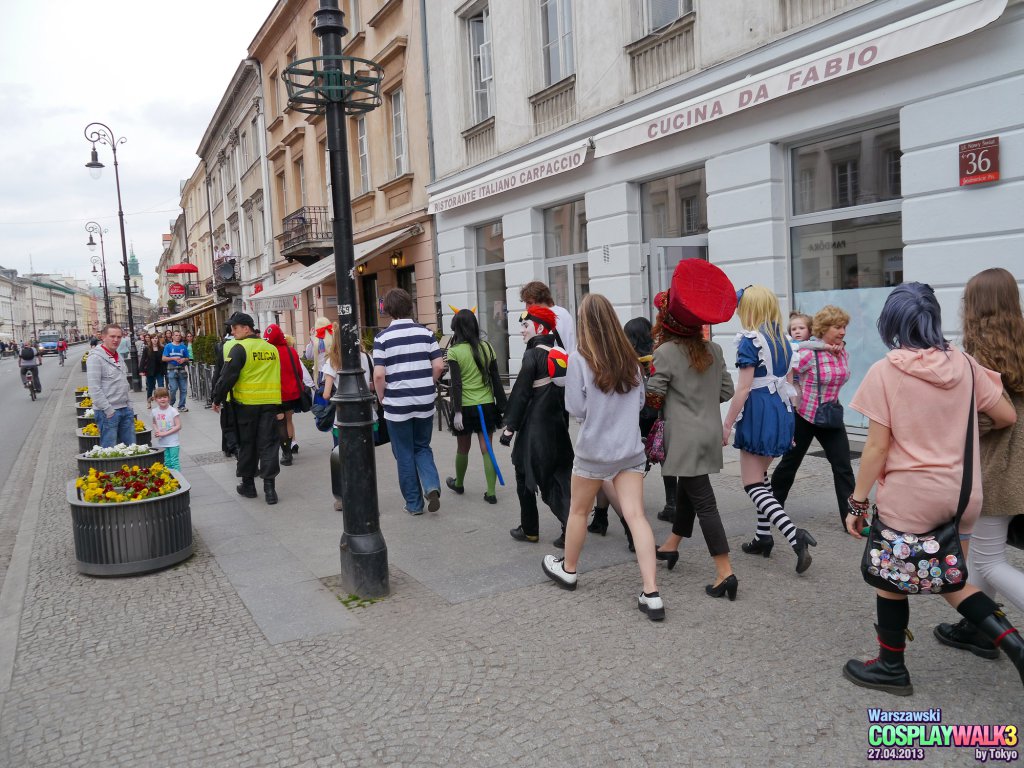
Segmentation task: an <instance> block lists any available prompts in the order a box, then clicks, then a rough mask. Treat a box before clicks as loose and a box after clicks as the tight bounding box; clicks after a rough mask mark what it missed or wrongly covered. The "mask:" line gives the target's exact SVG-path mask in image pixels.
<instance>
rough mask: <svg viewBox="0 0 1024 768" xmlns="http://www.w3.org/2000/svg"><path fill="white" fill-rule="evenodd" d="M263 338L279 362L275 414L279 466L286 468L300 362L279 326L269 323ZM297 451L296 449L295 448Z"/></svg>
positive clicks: (297, 392)
mask: <svg viewBox="0 0 1024 768" xmlns="http://www.w3.org/2000/svg"><path fill="white" fill-rule="evenodd" d="M263 338H264V339H266V340H267V341H268V342H270V343H271V344H273V345H274V346H275V347H277V351H278V352H279V353H280V355H279V356H278V359H279V360H280V361H281V412H280V413H278V414H277V430H278V432H277V435H278V438H280V440H281V464H282V465H284V466H286V467H288V466H291V463H292V439H293V438H294V437H295V426H294V425H293V424H292V414H293V413H294V412H295V409H296V408H298V405H299V394H300V393H301V392H302V387H303V386H304V385H303V382H302V361H301V360H299V353H298V352H296V351H295V350H294V349H292V348H291V347H290V346H288V339H287V338H285V335H284V331H282V330H281V328H280V326H277V325H274V323H271V324H270V325H268V326H267V327H266V328H265V329H264V330H263ZM296 450H297V447H296Z"/></svg>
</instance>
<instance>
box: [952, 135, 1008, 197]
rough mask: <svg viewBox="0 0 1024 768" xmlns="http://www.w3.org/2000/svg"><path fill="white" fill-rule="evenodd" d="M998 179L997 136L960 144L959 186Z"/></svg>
mask: <svg viewBox="0 0 1024 768" xmlns="http://www.w3.org/2000/svg"><path fill="white" fill-rule="evenodd" d="M990 181H999V137H998V136H995V137H993V138H991V139H981V140H979V141H969V142H967V143H966V144H961V145H960V186H961V187H965V186H967V185H968V184H986V183H988V182H990Z"/></svg>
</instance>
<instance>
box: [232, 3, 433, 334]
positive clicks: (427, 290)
mask: <svg viewBox="0 0 1024 768" xmlns="http://www.w3.org/2000/svg"><path fill="white" fill-rule="evenodd" d="M318 5H319V4H318V3H317V2H316V0H279V2H278V3H277V4H276V5H275V7H274V10H273V11H272V12H271V14H270V16H269V17H268V18H267V20H266V21H265V22H264V24H263V27H262V28H261V29H260V31H259V32H258V33H257V35H256V37H255V38H254V39H253V41H252V43H251V44H250V46H249V55H250V56H251V57H253V58H254V59H257V60H258V61H259V62H260V66H261V69H262V74H263V90H264V94H265V97H266V98H265V104H266V120H267V157H268V159H269V163H270V189H271V197H272V200H273V208H274V211H275V216H274V221H273V232H274V239H275V240H276V241H277V243H278V253H277V258H276V259H275V261H274V262H273V264H272V265H271V267H272V269H273V270H274V271H275V274H276V278H277V283H278V284H277V285H275V286H273V288H271V289H270V290H268V291H266V292H265V293H264V295H262V296H258V297H256V298H255V300H254V301H253V302H252V304H253V306H254V307H255V308H256V309H257V310H260V311H263V312H274V313H276V314H277V316H278V318H279V320H280V322H281V323H282V325H283V326H284V327H285V328H286V329H287V330H289V331H291V332H292V333H294V334H295V335H296V336H297V337H298V338H300V339H302V338H305V337H306V336H307V335H308V330H309V328H310V327H311V325H312V323H313V320H314V319H315V318H316V317H317V316H319V315H323V316H326V317H328V318H335V317H337V298H336V297H337V291H336V288H335V279H334V263H333V248H334V244H333V228H332V223H331V222H332V218H333V215H332V211H331V195H330V183H331V179H330V176H329V168H328V156H327V136H326V133H327V126H326V121H325V119H324V117H323V116H322V115H309V114H305V113H303V112H300V111H297V110H295V109H292V108H291V107H289V106H288V94H287V88H286V84H285V82H284V80H283V78H282V73H283V72H284V70H285V68H286V67H288V66H289V65H290V64H291V63H293V62H295V61H299V60H302V59H307V58H310V57H312V56H318V55H320V41H319V39H318V38H317V36H316V35H315V34H314V32H313V27H312V22H313V12H314V11H315V10H316V9H317V7H318ZM343 9H344V11H345V14H346V21H345V23H346V26H347V27H348V29H349V32H348V35H347V36H346V37H345V38H344V40H343V45H344V50H343V53H344V54H345V55H347V56H357V57H360V58H370V59H373V60H374V61H376V62H378V63H379V64H380V65H381V66H382V67H383V70H384V80H383V83H382V86H381V95H382V99H383V105H382V106H381V107H380V108H378V109H377V110H375V111H372V112H369V113H367V114H365V115H361V116H352V117H350V118H348V119H347V124H346V132H347V136H348V148H347V149H348V154H349V158H350V184H351V190H350V192H351V197H352V217H353V231H354V241H355V262H356V282H357V286H356V290H357V297H358V301H357V304H358V313H359V319H360V324H361V325H362V326H363V327H364V328H369V329H375V328H377V327H378V326H380V325H381V324H386V322H387V320H386V319H384V320H382V318H381V316H380V314H379V308H380V303H379V297H380V296H382V295H383V293H384V292H386V291H387V290H388V289H390V288H392V287H395V286H401V287H404V288H406V289H407V290H409V291H410V293H412V295H413V296H414V297H415V298H416V312H417V319H418V320H420V322H423V323H425V324H427V325H430V326H434V325H436V319H435V318H436V307H437V302H436V296H435V284H436V280H435V266H434V259H433V247H432V227H431V220H430V217H429V216H427V215H426V193H425V189H424V187H425V185H426V183H427V181H428V179H429V176H430V164H429V147H428V145H427V135H426V130H425V126H426V122H427V118H426V97H425V95H424V94H425V78H424V74H423V73H424V68H423V44H422V39H423V38H422V33H421V29H422V24H421V17H420V4H419V3H415V2H405V3H402V2H388V3H375V2H368V1H367V0H362V2H360V0H348V2H346V3H344V4H343ZM410 126H417V128H416V129H412V130H411V129H410Z"/></svg>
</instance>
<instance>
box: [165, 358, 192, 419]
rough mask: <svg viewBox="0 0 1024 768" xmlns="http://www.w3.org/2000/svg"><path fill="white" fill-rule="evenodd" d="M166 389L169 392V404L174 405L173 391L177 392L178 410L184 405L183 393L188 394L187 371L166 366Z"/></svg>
mask: <svg viewBox="0 0 1024 768" xmlns="http://www.w3.org/2000/svg"><path fill="white" fill-rule="evenodd" d="M167 389H168V391H169V392H170V393H171V405H174V393H175V391H177V392H178V410H179V411H180V410H181V409H182V408H184V407H185V395H187V394H188V371H186V370H185V369H184V368H173V369H172V368H171V367H170V366H168V368H167Z"/></svg>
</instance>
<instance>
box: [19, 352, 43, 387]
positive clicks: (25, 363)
mask: <svg viewBox="0 0 1024 768" xmlns="http://www.w3.org/2000/svg"><path fill="white" fill-rule="evenodd" d="M42 364H43V356H42V355H41V354H40V353H39V351H38V350H37V349H36V348H35V347H31V346H29V345H28V344H26V345H25V346H24V347H22V348H21V352H20V353H19V355H18V373H19V374H20V375H21V385H22V386H25V376H26V374H27V373H28V372H29V371H31V372H32V388H33V389H35V391H36V392H37V393H39V392H42V391H43V383H42V380H41V379H40V378H39V366H41V365H42Z"/></svg>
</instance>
